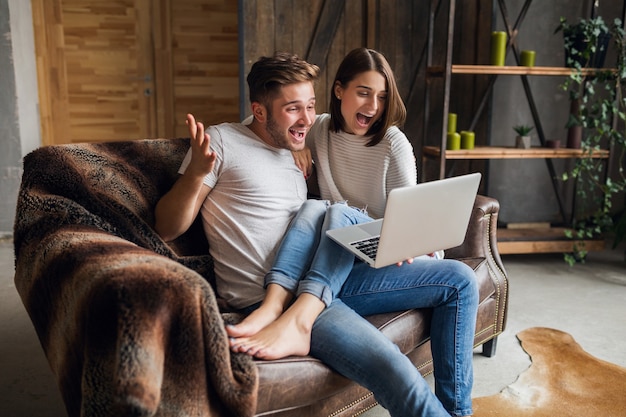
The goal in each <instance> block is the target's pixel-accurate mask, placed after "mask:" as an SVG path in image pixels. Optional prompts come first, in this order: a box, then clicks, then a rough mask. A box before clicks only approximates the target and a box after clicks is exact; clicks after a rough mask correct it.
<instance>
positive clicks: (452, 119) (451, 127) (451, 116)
mask: <svg viewBox="0 0 626 417" xmlns="http://www.w3.org/2000/svg"><path fill="white" fill-rule="evenodd" d="M454 132H456V113H448V133H454Z"/></svg>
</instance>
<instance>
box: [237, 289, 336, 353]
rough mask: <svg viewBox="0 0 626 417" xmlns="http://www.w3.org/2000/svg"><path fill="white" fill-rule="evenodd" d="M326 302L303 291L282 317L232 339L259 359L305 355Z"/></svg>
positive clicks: (241, 348)
mask: <svg viewBox="0 0 626 417" xmlns="http://www.w3.org/2000/svg"><path fill="white" fill-rule="evenodd" d="M325 307H326V306H325V305H324V303H323V302H322V301H321V300H320V299H319V298H317V297H315V296H312V295H310V294H303V295H301V296H300V297H298V299H297V300H296V302H295V303H294V304H293V305H292V306H291V307H290V308H289V309H287V311H285V312H284V313H283V314H282V315H281V316H280V317H279V318H278V319H276V320H275V321H273V322H272V323H271V324H269V325H267V326H266V327H265V328H263V329H262V330H260V331H259V332H258V333H256V334H254V335H252V336H245V337H239V338H234V339H231V348H232V350H234V351H235V352H245V353H247V354H248V355H251V356H254V357H257V358H259V359H268V360H269V359H280V358H284V357H286V356H289V355H297V356H304V355H307V354H308V353H309V351H310V349H311V329H312V328H313V322H314V321H315V319H316V318H317V316H318V315H319V314H320V313H321V312H322V310H323V309H324V308H325Z"/></svg>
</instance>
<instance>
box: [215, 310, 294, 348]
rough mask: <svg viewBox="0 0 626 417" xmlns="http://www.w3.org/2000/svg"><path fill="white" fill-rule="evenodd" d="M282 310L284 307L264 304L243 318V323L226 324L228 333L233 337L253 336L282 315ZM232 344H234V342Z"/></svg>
mask: <svg viewBox="0 0 626 417" xmlns="http://www.w3.org/2000/svg"><path fill="white" fill-rule="evenodd" d="M282 312H283V311H282V309H277V308H274V307H273V306H270V305H265V304H263V305H261V306H260V307H259V308H257V309H256V310H254V311H253V312H252V313H250V315H249V316H247V317H246V318H245V319H243V320H242V322H241V323H239V324H231V325H228V326H226V333H228V336H230V337H231V338H238V337H249V336H253V335H255V334H257V333H258V332H259V331H261V330H262V329H264V328H265V327H266V326H267V325H268V324H270V323H272V322H273V321H274V320H276V319H277V318H278V317H280V315H281V314H282ZM231 346H233V345H232V343H231Z"/></svg>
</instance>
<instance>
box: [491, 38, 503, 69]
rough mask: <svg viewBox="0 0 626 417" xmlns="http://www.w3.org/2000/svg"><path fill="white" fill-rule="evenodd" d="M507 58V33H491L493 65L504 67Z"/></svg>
mask: <svg viewBox="0 0 626 417" xmlns="http://www.w3.org/2000/svg"><path fill="white" fill-rule="evenodd" d="M505 58H506V32H493V33H491V65H498V66H503V65H504V60H505Z"/></svg>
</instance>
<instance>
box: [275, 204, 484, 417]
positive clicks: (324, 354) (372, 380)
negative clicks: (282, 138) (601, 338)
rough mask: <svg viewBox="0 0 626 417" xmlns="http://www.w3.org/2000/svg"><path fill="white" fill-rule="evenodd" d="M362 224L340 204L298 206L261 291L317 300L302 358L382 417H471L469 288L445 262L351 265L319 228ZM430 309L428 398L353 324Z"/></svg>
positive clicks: (472, 296) (474, 294)
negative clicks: (365, 393) (346, 382)
mask: <svg viewBox="0 0 626 417" xmlns="http://www.w3.org/2000/svg"><path fill="white" fill-rule="evenodd" d="M365 221H371V218H370V217H369V216H367V215H366V214H365V213H363V212H361V211H360V210H356V209H354V208H351V207H349V206H347V205H346V204H330V203H329V202H327V201H323V200H308V201H307V202H305V203H304V205H303V206H302V208H301V210H300V211H299V212H298V214H297V215H296V217H295V218H294V220H293V222H292V224H291V226H290V228H289V230H288V232H287V233H286V234H285V237H284V239H283V242H282V243H281V246H280V248H279V251H278V253H277V256H276V260H275V263H274V266H273V267H272V269H271V270H270V271H269V272H268V274H267V276H266V281H265V282H266V285H267V284H270V283H275V284H279V285H281V286H283V287H284V288H286V289H287V290H289V291H292V292H294V293H295V294H296V295H299V294H301V293H303V292H307V293H311V294H314V295H316V296H318V297H319V298H320V299H321V300H322V301H323V302H324V303H325V304H326V305H327V308H326V309H325V310H324V311H323V312H322V314H320V316H319V317H318V318H317V320H316V321H315V323H314V325H313V331H312V334H311V355H312V356H314V357H316V358H318V359H320V360H321V361H323V362H324V363H326V364H327V365H329V366H330V367H332V368H333V369H335V370H336V371H337V372H339V373H341V374H342V375H344V376H346V377H347V378H350V379H351V380H353V381H355V382H357V383H359V384H361V385H363V386H364V387H366V388H368V389H369V390H371V391H372V392H373V393H374V396H375V397H376V399H377V401H378V402H379V403H380V404H381V405H382V406H383V407H385V408H386V409H387V410H388V411H389V412H390V414H391V415H392V416H397V417H408V416H449V415H454V416H465V415H470V414H472V402H471V391H472V383H473V369H472V356H473V343H474V331H475V327H476V311H477V308H478V288H477V285H476V280H475V274H474V272H473V271H472V269H471V268H469V267H468V266H467V265H465V264H464V263H462V262H459V261H455V260H446V259H444V260H436V259H432V258H430V257H420V258H416V259H415V260H414V262H413V263H412V264H407V263H405V264H403V265H402V266H400V267H398V266H396V265H391V266H388V267H386V268H380V269H374V268H371V267H369V266H368V265H367V264H365V263H363V262H361V261H359V260H355V257H354V256H353V255H352V254H350V253H349V252H348V251H346V250H344V249H343V248H341V247H340V246H339V245H337V244H336V243H335V242H334V241H332V240H331V239H330V238H328V237H326V233H325V232H326V230H329V229H332V228H336V227H342V226H345V225H349V224H356V223H362V222H365ZM412 308H431V309H432V311H433V313H432V321H431V325H430V336H431V349H432V354H433V366H434V375H435V393H434V394H433V393H432V391H431V390H430V387H429V386H428V383H427V382H426V381H425V380H424V379H423V378H422V376H421V375H420V373H419V371H417V369H416V368H415V366H413V364H412V363H411V362H410V360H409V359H408V358H407V357H406V356H405V355H403V354H402V353H401V352H400V350H399V349H398V347H397V346H396V345H395V344H393V343H392V342H391V341H389V340H388V339H387V338H386V337H385V336H384V335H383V334H382V333H381V332H380V331H378V329H376V328H375V327H374V326H372V325H371V324H370V323H369V322H368V321H367V320H365V319H364V318H363V317H362V316H366V315H371V314H378V313H387V312H393V311H399V310H407V309H412Z"/></svg>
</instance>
